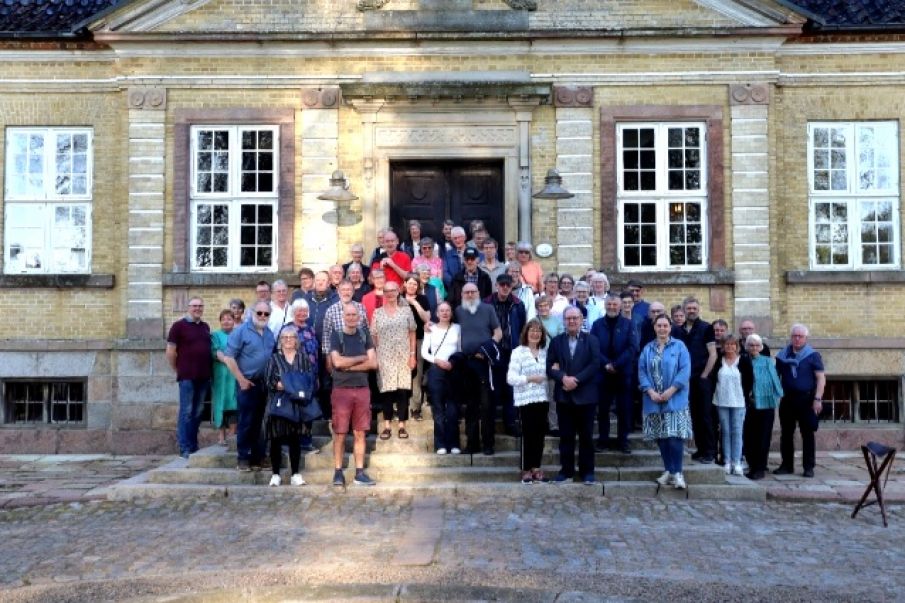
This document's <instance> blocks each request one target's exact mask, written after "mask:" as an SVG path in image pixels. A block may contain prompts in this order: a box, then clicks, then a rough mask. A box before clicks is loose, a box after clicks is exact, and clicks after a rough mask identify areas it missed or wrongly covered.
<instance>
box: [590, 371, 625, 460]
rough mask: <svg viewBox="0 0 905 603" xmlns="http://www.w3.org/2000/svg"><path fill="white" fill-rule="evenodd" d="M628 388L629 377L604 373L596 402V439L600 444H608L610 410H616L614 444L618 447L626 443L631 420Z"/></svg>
mask: <svg viewBox="0 0 905 603" xmlns="http://www.w3.org/2000/svg"><path fill="white" fill-rule="evenodd" d="M630 388H631V378H629V377H626V376H625V375H618V374H617V375H611V374H605V375H604V377H603V381H601V383H600V394H599V396H600V397H599V402H598V404H597V441H598V443H599V444H600V445H601V446H607V445H608V444H609V439H610V411H611V410H615V411H616V444H617V446H619V447H620V448H623V447H625V446H627V445H628V434H630V433H631V432H632V422H633V418H632V397H631V396H632V392H631V390H630Z"/></svg>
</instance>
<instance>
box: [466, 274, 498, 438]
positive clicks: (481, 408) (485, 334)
mask: <svg viewBox="0 0 905 603" xmlns="http://www.w3.org/2000/svg"><path fill="white" fill-rule="evenodd" d="M456 321H457V322H458V323H459V327H460V328H461V330H462V331H461V333H462V334H461V341H462V352H463V353H464V354H465V357H466V359H467V362H466V363H465V367H464V369H465V375H464V377H465V378H464V379H463V380H462V387H463V393H464V394H465V433H466V435H467V437H468V451H469V452H470V453H471V454H475V453H477V452H478V451H479V450H481V441H482V439H483V442H484V448H483V452H484V454H485V455H488V456H489V455H492V454H493V453H494V420H495V417H494V415H495V410H496V408H495V407H496V403H497V398H498V396H497V395H496V393H495V392H494V390H493V389H491V387H490V382H489V379H488V373H489V364H488V359H487V358H484V356H483V355H482V354H480V353H479V351H478V350H479V348H480V347H481V344H483V343H484V342H486V341H487V340H488V339H493V340H494V341H496V342H497V343H499V341H500V340H501V339H502V338H503V331H502V329H500V321H499V319H497V316H496V312H494V311H493V307H491V306H490V305H489V304H485V303H482V302H481V300H480V298H479V297H478V286H477V285H475V284H474V283H466V284H465V286H464V287H462V305H460V306H459V307H458V308H456Z"/></svg>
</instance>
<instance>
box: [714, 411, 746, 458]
mask: <svg viewBox="0 0 905 603" xmlns="http://www.w3.org/2000/svg"><path fill="white" fill-rule="evenodd" d="M718 409H719V413H720V434H721V435H722V438H723V458H724V459H725V462H727V463H729V462H731V463H733V464H736V465H737V464H739V463H741V462H742V427H743V426H744V424H745V407H744V406H742V407H741V408H729V407H726V406H720V407H718Z"/></svg>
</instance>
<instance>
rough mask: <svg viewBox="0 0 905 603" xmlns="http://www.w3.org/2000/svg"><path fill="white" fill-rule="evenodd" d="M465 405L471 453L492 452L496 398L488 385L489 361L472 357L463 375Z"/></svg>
mask: <svg viewBox="0 0 905 603" xmlns="http://www.w3.org/2000/svg"><path fill="white" fill-rule="evenodd" d="M460 375H461V379H462V386H463V393H464V400H463V401H464V402H465V435H466V437H467V438H468V450H469V451H470V452H472V453H475V452H479V451H480V450H481V449H482V446H481V445H482V444H483V449H485V450H486V449H492V448H493V447H494V444H495V433H496V427H495V422H496V412H495V410H496V408H495V407H496V398H497V397H496V395H495V393H494V392H493V391H491V390H490V384H489V383H488V382H487V364H486V361H483V360H478V359H477V358H469V359H468V362H467V364H466V366H465V370H463V371H462V372H461V373H460Z"/></svg>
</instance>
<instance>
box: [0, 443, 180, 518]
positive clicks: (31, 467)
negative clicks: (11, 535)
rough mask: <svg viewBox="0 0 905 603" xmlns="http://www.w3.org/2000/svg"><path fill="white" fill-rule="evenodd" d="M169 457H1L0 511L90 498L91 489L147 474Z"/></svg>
mask: <svg viewBox="0 0 905 603" xmlns="http://www.w3.org/2000/svg"><path fill="white" fill-rule="evenodd" d="M169 458H170V457H163V456H110V455H106V454H17V455H11V454H9V455H0V508H2V509H9V508H13V507H21V506H33V505H44V504H49V503H54V502H73V501H78V500H86V499H90V498H92V497H93V495H92V494H91V490H92V489H94V488H97V487H98V486H104V485H107V484H112V483H114V482H117V481H119V480H121V479H125V478H127V477H131V476H133V475H135V474H137V473H141V472H143V471H147V470H148V469H151V468H153V467H156V466H158V465H160V464H162V463H163V462H164V461H165V460H168V459H169Z"/></svg>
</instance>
